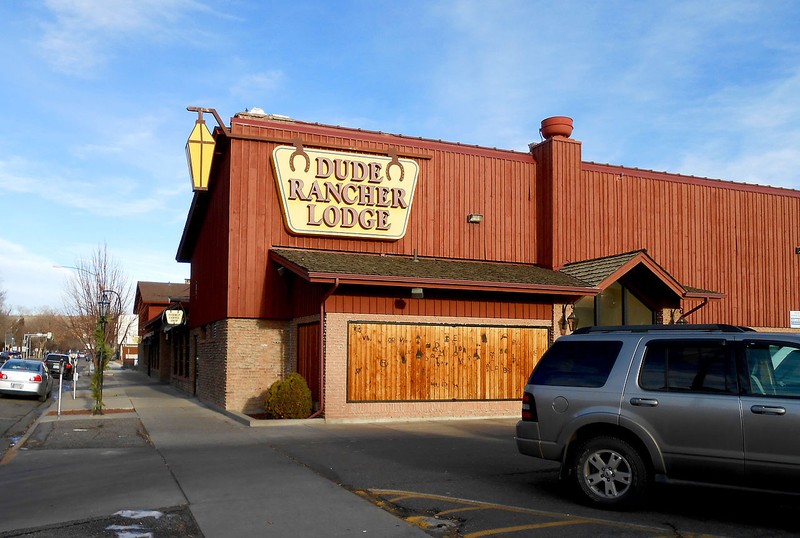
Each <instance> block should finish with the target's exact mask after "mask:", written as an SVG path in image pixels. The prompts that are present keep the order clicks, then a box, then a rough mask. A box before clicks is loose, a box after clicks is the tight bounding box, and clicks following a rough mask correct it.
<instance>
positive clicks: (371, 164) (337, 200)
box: [272, 141, 419, 240]
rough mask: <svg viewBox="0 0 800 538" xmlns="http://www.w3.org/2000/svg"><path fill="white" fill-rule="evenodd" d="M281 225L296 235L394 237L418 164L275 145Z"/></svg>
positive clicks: (401, 226)
mask: <svg viewBox="0 0 800 538" xmlns="http://www.w3.org/2000/svg"><path fill="white" fill-rule="evenodd" d="M272 162H273V165H274V166H275V180H276V182H277V186H278V193H279V195H280V198H281V204H282V207H283V215H284V219H285V222H286V227H287V228H288V229H289V230H290V231H291V232H293V233H296V234H300V235H330V236H347V237H361V238H374V239H389V240H396V239H400V238H402V237H403V236H404V235H405V233H406V227H407V226H408V217H409V214H410V212H411V204H412V202H413V200H414V189H415V188H416V186H417V176H418V175H419V166H418V165H417V163H416V162H415V161H413V160H411V159H404V158H399V157H398V156H397V154H396V153H394V152H393V151H392V152H390V153H389V155H388V156H383V155H364V154H358V153H346V152H340V151H331V150H322V149H308V148H304V147H303V145H302V144H301V143H300V142H299V141H295V146H294V147H293V146H278V147H276V148H275V150H274V151H273V152H272Z"/></svg>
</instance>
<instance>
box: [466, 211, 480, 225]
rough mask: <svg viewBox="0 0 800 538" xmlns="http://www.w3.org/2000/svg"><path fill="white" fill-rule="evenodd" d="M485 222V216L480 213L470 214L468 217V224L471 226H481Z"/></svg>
mask: <svg viewBox="0 0 800 538" xmlns="http://www.w3.org/2000/svg"><path fill="white" fill-rule="evenodd" d="M482 221H483V215H481V214H480V213H470V214H469V215H467V222H469V223H470V224H480V223H481V222H482Z"/></svg>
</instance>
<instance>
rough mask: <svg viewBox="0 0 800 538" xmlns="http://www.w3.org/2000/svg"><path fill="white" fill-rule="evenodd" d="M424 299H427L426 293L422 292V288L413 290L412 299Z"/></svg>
mask: <svg viewBox="0 0 800 538" xmlns="http://www.w3.org/2000/svg"><path fill="white" fill-rule="evenodd" d="M424 297H425V292H424V291H422V288H411V298H412V299H423V298H424Z"/></svg>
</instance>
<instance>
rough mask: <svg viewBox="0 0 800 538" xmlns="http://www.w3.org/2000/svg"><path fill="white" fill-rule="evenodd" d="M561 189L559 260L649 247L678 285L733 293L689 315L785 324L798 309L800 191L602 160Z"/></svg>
mask: <svg viewBox="0 0 800 538" xmlns="http://www.w3.org/2000/svg"><path fill="white" fill-rule="evenodd" d="M557 189H558V194H557V196H558V197H559V198H560V199H561V200H563V201H564V203H563V205H562V206H561V209H560V211H561V218H563V219H569V221H570V222H571V226H569V227H566V228H563V229H562V230H561V239H562V240H561V246H562V249H563V250H561V252H560V259H559V260H557V261H558V262H559V263H560V264H564V263H567V262H569V261H577V260H586V259H591V258H596V257H600V256H607V255H611V254H616V253H620V252H627V251H632V250H637V249H642V248H645V249H647V251H648V253H649V254H650V255H651V256H652V257H653V258H654V259H655V260H657V261H658V262H659V263H660V264H661V265H662V266H663V267H664V268H665V269H666V270H667V271H668V272H669V273H670V274H672V276H674V277H675V278H676V279H677V280H678V281H679V282H681V283H682V284H684V285H686V286H693V287H697V288H702V289H707V290H712V291H719V292H723V293H725V294H726V295H727V297H726V298H725V299H722V300H719V301H711V302H710V303H709V305H707V306H706V307H704V308H702V309H700V310H699V311H698V312H696V313H695V314H693V315H692V316H691V317H690V318H689V321H690V322H699V323H706V322H708V323H711V322H725V323H735V324H743V325H750V326H754V327H787V326H788V324H789V321H788V319H789V311H790V310H798V309H800V285H798V276H800V256H798V255H797V254H795V247H797V246H800V222H798V215H800V193H797V192H795V191H790V190H781V189H772V188H764V187H755V186H747V185H741V184H732V183H728V182H720V181H713V180H702V179H700V178H685V177H681V176H669V175H667V174H657V173H654V172H644V171H636V170H630V169H622V168H620V169H612V168H611V167H607V166H602V165H596V166H595V165H587V166H586V170H585V171H584V173H583V175H582V177H581V180H580V181H577V182H572V183H569V182H567V183H563V184H560V185H558V186H557ZM698 302H699V301H691V300H687V302H686V305H685V309H688V308H691V307H692V306H694V305H696V304H698Z"/></svg>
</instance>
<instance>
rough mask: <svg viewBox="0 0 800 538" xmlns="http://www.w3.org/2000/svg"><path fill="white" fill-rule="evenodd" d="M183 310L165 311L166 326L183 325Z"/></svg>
mask: <svg viewBox="0 0 800 538" xmlns="http://www.w3.org/2000/svg"><path fill="white" fill-rule="evenodd" d="M183 314H184V312H183V310H164V324H165V325H168V326H171V327H172V326H175V325H183V317H184V316H183Z"/></svg>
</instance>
